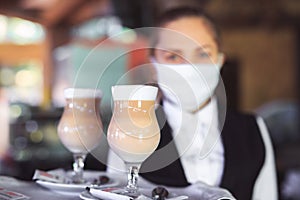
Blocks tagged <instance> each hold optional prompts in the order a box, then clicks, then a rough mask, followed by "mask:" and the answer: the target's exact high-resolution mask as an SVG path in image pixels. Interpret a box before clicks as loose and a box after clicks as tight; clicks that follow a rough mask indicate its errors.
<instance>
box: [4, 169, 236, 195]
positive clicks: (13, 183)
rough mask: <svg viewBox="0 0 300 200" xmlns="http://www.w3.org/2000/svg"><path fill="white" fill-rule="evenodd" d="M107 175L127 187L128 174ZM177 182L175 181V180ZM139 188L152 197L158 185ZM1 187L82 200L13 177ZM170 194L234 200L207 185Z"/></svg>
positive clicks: (150, 184)
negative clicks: (152, 192)
mask: <svg viewBox="0 0 300 200" xmlns="http://www.w3.org/2000/svg"><path fill="white" fill-rule="evenodd" d="M96 173H97V174H99V172H95V174H96ZM106 175H107V176H108V177H110V178H112V179H116V180H118V184H119V185H125V183H126V174H123V173H122V174H107V173H106ZM174 181H175V180H174ZM139 186H141V187H142V188H148V191H149V192H148V194H146V195H149V196H150V192H151V190H152V189H153V188H155V187H156V185H154V184H152V183H150V182H148V181H146V180H144V179H142V178H141V177H140V178H139ZM0 187H1V188H4V189H6V190H10V191H14V192H18V193H21V194H24V195H26V196H28V197H30V199H32V200H35V199H36V200H40V199H43V200H52V199H60V200H71V199H72V200H80V199H81V198H80V197H79V194H80V192H79V193H76V192H67V193H59V192H58V191H52V190H49V189H47V188H44V187H42V186H41V185H39V184H37V183H36V182H34V181H21V180H18V179H15V178H13V177H7V176H0ZM166 188H167V189H168V191H169V192H171V193H173V194H176V195H186V196H189V200H193V199H197V200H199V199H201V200H208V199H209V200H213V199H216V200H217V199H221V198H224V197H226V198H227V199H234V198H233V197H232V196H231V194H230V193H229V192H228V191H227V190H225V189H222V188H218V187H211V186H208V185H205V184H203V183H197V184H193V185H191V186H188V187H185V188H171V187H166Z"/></svg>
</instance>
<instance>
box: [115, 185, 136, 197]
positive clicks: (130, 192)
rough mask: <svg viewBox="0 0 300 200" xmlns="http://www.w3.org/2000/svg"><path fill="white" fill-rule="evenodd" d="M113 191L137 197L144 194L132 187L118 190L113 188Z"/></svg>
mask: <svg viewBox="0 0 300 200" xmlns="http://www.w3.org/2000/svg"><path fill="white" fill-rule="evenodd" d="M112 192H113V193H116V194H121V195H125V196H129V197H132V198H137V197H139V196H140V195H141V194H142V193H141V192H140V191H139V190H138V189H131V188H128V187H123V188H118V189H116V190H113V191H112Z"/></svg>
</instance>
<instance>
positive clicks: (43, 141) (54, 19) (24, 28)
mask: <svg viewBox="0 0 300 200" xmlns="http://www.w3.org/2000/svg"><path fill="white" fill-rule="evenodd" d="M181 5H192V6H197V7H202V8H204V9H205V10H206V12H208V13H209V14H210V15H211V16H212V17H213V18H214V19H215V21H216V22H217V24H218V26H219V27H220V30H221V33H222V43H223V46H222V49H223V51H224V52H225V54H226V58H227V61H226V63H225V67H223V71H222V75H223V80H224V83H225V87H226V88H228V90H227V98H228V107H229V108H230V109H233V110H235V109H237V110H241V111H246V112H254V113H258V114H259V115H261V116H262V117H263V118H264V119H265V120H266V123H267V125H268V127H269V130H270V133H271V137H272V140H273V144H274V148H275V153H276V166H277V174H278V180H279V181H278V182H279V184H278V188H279V190H280V198H281V199H283V200H285V199H286V200H287V199H289V200H291V199H300V190H299V188H297V187H298V186H299V185H300V132H299V128H300V121H299V100H300V99H299V98H300V91H299V89H298V88H299V86H300V55H299V52H300V1H298V0H289V1H285V0H253V1H246V0H210V1H208V0H185V1H182V0H143V1H141V0H0V174H3V175H11V176H15V177H18V178H20V179H25V180H30V179H31V177H32V174H33V172H34V170H35V169H36V168H38V169H44V170H49V169H54V168H58V167H62V168H66V169H68V168H70V166H71V162H72V157H71V154H70V153H69V152H68V151H67V150H66V149H65V148H64V147H63V146H62V144H61V143H60V141H59V139H58V137H57V133H56V126H57V123H58V120H59V119H60V116H61V114H62V111H63V106H64V98H63V95H62V94H63V89H64V88H66V87H69V86H72V85H73V83H74V80H75V78H76V77H75V76H76V73H77V72H78V71H79V70H80V66H81V64H82V63H83V62H84V59H85V57H86V56H87V55H89V53H90V51H91V50H92V49H93V48H94V47H95V46H96V45H98V44H99V43H100V42H102V41H104V40H105V39H107V38H109V37H110V36H111V35H114V34H116V33H120V32H123V31H128V30H131V29H134V28H139V27H148V26H153V22H154V19H155V16H157V15H158V14H159V13H160V12H163V11H164V10H165V9H169V8H172V7H177V6H181ZM145 42H146V39H145V38H144V37H139V36H138V35H137V34H136V33H135V31H134V30H133V31H131V34H130V35H127V37H125V38H122V39H121V40H116V41H115V40H114V41H110V40H109V39H108V40H106V42H105V44H104V45H102V46H101V48H100V49H99V48H98V49H97V52H94V53H93V54H92V55H91V56H90V57H91V59H90V60H89V62H88V63H87V64H86V65H88V66H89V68H88V70H85V71H83V72H82V74H83V76H82V77H86V79H85V78H83V79H82V80H81V81H80V83H77V84H78V85H77V86H89V78H90V77H91V76H93V72H94V71H93V70H99V68H101V67H102V66H104V63H107V62H108V61H109V60H110V58H113V57H114V55H115V54H116V52H117V53H119V54H124V55H123V56H121V57H119V58H118V59H116V60H115V61H114V62H113V63H112V65H111V67H110V68H109V70H107V71H105V74H104V79H102V81H101V82H100V83H99V85H98V87H99V88H101V89H102V90H103V91H104V94H106V95H105V96H104V98H103V100H102V103H101V114H102V120H103V123H104V126H106V125H107V123H108V122H109V119H110V115H111V113H110V96H109V93H110V92H109V91H110V90H109V88H110V86H111V85H113V84H115V83H116V82H117V80H118V78H120V77H121V76H122V75H123V74H124V73H125V72H126V71H128V70H129V69H132V68H134V67H135V66H138V65H140V64H143V63H147V62H148V61H147V53H146V52H145V51H143V50H140V51H129V50H130V49H133V48H134V49H138V48H139V47H140V46H143V45H144V44H145ZM128 51H129V53H126V52H128ZM96 75H97V74H96ZM94 76H95V74H94ZM138 78H139V79H143V78H145V79H147V78H148V77H147V76H145V74H143V76H140V75H138V76H133V77H130V78H129V79H132V80H127V81H129V82H130V81H132V82H138V81H141V80H136V79H138ZM92 86H93V85H92ZM93 87H94V86H93ZM106 148H107V144H106V143H105V142H103V144H101V145H100V146H99V147H98V148H97V149H96V150H95V151H96V152H97V151H99V152H101V153H100V154H103V156H104V159H105V153H103V149H106ZM96 154H97V153H96ZM87 168H90V169H97V170H105V165H104V164H102V163H100V162H97V161H96V160H95V159H94V158H93V157H91V156H90V157H88V160H87Z"/></svg>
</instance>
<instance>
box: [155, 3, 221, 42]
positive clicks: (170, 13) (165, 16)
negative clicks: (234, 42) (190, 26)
mask: <svg viewBox="0 0 300 200" xmlns="http://www.w3.org/2000/svg"><path fill="white" fill-rule="evenodd" d="M183 17H199V18H201V19H203V22H204V23H205V25H206V26H207V27H208V30H209V31H211V33H212V36H213V39H214V40H215V42H216V44H217V46H218V48H220V46H221V41H220V40H221V38H220V31H219V29H218V28H217V26H216V23H215V22H214V20H213V19H212V18H211V17H210V16H209V15H207V14H206V13H205V12H204V11H203V10H202V9H200V8H196V7H195V8H194V7H177V8H173V9H170V10H167V11H165V12H163V13H161V14H160V15H159V16H158V17H156V20H155V27H163V26H165V25H166V24H167V23H169V22H172V21H175V20H177V19H180V18H183Z"/></svg>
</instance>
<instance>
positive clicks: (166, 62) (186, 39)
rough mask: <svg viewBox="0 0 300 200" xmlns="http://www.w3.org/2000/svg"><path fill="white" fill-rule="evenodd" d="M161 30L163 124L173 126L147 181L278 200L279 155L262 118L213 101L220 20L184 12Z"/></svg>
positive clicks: (158, 62) (169, 17)
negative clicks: (208, 187)
mask: <svg viewBox="0 0 300 200" xmlns="http://www.w3.org/2000/svg"><path fill="white" fill-rule="evenodd" d="M157 27H158V28H160V30H158V31H157V32H156V34H155V40H154V43H153V45H154V48H153V49H152V52H151V60H152V62H153V64H154V66H155V69H156V72H157V81H158V84H159V86H160V88H161V90H162V94H163V98H162V103H161V105H162V109H161V110H160V111H158V112H160V113H159V114H158V118H161V116H162V114H164V116H165V119H166V121H165V123H163V124H162V129H161V141H160V144H159V147H158V149H157V151H156V152H155V153H154V154H153V155H151V156H150V157H149V158H148V159H147V160H146V161H145V162H144V163H143V165H142V167H141V170H140V171H141V172H145V173H142V174H141V176H142V177H144V178H145V179H147V180H149V181H151V182H153V183H155V184H162V185H168V186H176V187H185V186H188V185H190V184H197V183H198V182H204V183H206V184H209V185H212V186H220V187H222V188H225V189H228V190H229V191H230V192H231V193H232V194H233V195H234V196H235V197H236V198H237V199H241V200H247V199H249V200H250V199H277V189H276V187H277V186H276V176H275V166H274V157H273V150H272V145H271V142H270V138H269V135H268V132H267V129H266V127H265V124H264V123H263V121H262V119H261V118H258V117H255V116H252V115H245V114H240V113H230V112H227V113H225V112H226V109H224V108H223V107H222V106H221V107H220V106H219V105H218V100H219V99H217V97H215V95H213V93H214V91H215V88H216V87H217V84H218V81H219V70H220V68H221V67H222V64H223V62H224V56H223V54H222V53H221V52H220V38H219V34H218V31H217V29H216V27H215V25H214V24H213V22H212V21H211V20H210V18H209V17H207V16H206V15H205V14H203V13H202V12H201V11H199V10H197V9H194V8H188V7H184V8H177V9H174V10H170V11H168V12H166V13H164V14H163V15H162V16H161V17H160V18H159V21H158V24H157ZM199 72H200V73H199ZM223 98H224V97H223ZM222 114H224V117H225V121H224V120H223V121H222ZM220 116H221V117H220ZM223 123H224V126H223ZM218 136H220V137H218ZM153 169H155V171H152V170H153Z"/></svg>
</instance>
